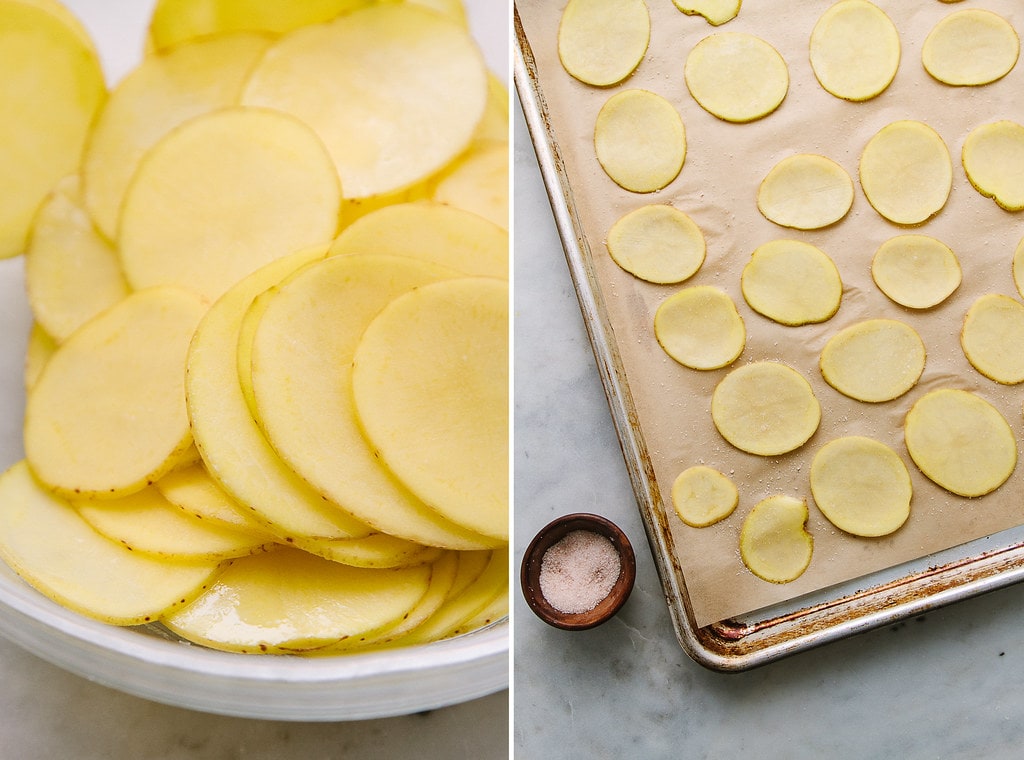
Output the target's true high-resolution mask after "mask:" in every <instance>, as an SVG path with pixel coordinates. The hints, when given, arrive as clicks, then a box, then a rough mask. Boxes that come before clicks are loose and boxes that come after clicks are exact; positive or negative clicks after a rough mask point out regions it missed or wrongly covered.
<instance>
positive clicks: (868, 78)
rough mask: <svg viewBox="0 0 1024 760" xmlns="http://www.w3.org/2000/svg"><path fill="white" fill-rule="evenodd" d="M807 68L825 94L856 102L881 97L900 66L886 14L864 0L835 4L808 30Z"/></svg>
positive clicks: (897, 46) (897, 40)
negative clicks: (808, 62)
mask: <svg viewBox="0 0 1024 760" xmlns="http://www.w3.org/2000/svg"><path fill="white" fill-rule="evenodd" d="M810 60H811V68H812V69H813V70H814V76H815V77H817V79H818V83H819V84H820V85H821V86H822V87H823V88H824V89H825V91H826V92H829V93H831V94H832V95H835V96H836V97H837V98H842V99H843V100H851V101H854V102H860V101H865V100H870V99H871V98H873V97H875V96H877V95H880V94H881V93H882V92H884V91H885V90H886V88H888V86H889V85H890V84H891V83H892V80H893V79H894V78H895V76H896V71H897V69H898V68H899V65H900V37H899V32H898V31H897V30H896V25H895V24H894V23H893V22H892V19H890V18H889V17H888V16H887V15H886V14H885V12H884V11H883V10H882V9H881V8H879V7H878V6H876V5H875V4H873V3H870V2H867V0H840V2H837V3H835V4H834V5H832V6H831V7H829V9H828V10H826V11H825V12H824V13H823V14H822V15H821V17H820V18H819V19H818V22H817V23H816V24H815V25H814V30H813V31H812V32H811V42H810Z"/></svg>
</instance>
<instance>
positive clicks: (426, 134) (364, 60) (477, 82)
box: [242, 3, 488, 198]
mask: <svg viewBox="0 0 1024 760" xmlns="http://www.w3.org/2000/svg"><path fill="white" fill-rule="evenodd" d="M324 72H330V76H324ZM487 89H488V86H487V69H486V66H485V64H484V59H483V56H482V55H481V53H480V51H479V49H478V48H477V46H476V43H475V42H474V41H473V38H472V37H471V36H470V35H469V32H468V31H467V30H466V29H465V28H464V27H462V26H461V25H459V24H458V23H455V22H453V21H450V20H449V19H447V18H445V17H444V16H442V15H440V14H438V13H436V12H433V11H430V10H428V9H425V8H420V7H417V6H415V5H410V4H395V3H381V4H377V5H371V6H369V7H367V8H363V9H361V10H357V11H353V12H352V13H347V14H345V15H343V16H340V17H339V18H337V19H336V20H334V21H331V22H329V23H327V24H317V25H313V26H307V27H303V28H302V29H298V30H296V31H294V32H292V33H291V34H289V35H288V36H286V37H283V38H282V39H281V40H280V41H278V42H277V43H276V44H275V45H274V46H273V47H272V48H271V49H270V50H269V51H268V52H267V54H266V55H265V56H264V57H263V60H262V61H261V62H260V63H259V64H258V65H257V67H256V68H255V70H254V71H253V73H252V75H251V77H250V79H249V83H248V85H247V86H246V88H245V93H244V94H243V96H242V102H243V103H245V104H247V105H255V106H265V107H267V108H276V109H280V110H282V111H286V112H288V113H291V114H293V115H294V116H296V117H297V118H299V119H301V120H302V121H304V122H306V123H307V124H309V126H310V127H312V128H313V130H314V131H315V132H316V133H317V134H318V135H320V138H321V139H322V140H323V142H324V145H326V146H327V150H328V151H329V152H330V154H331V156H332V157H333V158H334V162H335V165H336V167H337V172H338V175H339V176H340V177H341V178H342V182H343V184H344V188H345V195H346V197H349V198H366V197H368V196H373V195H380V194H383V193H390V192H393V191H395V190H401V189H403V188H405V187H408V186H409V185H412V184H413V183H415V182H418V181H419V180H422V179H425V178H426V177H428V176H429V175H431V174H433V173H435V172H437V171H439V170H440V169H442V168H443V167H444V166H445V165H447V164H448V162H450V161H451V160H452V159H453V158H455V157H456V156H457V155H458V154H459V153H461V152H462V151H463V150H464V149H465V148H467V147H468V145H469V141H470V139H471V138H472V137H473V134H474V131H475V130H476V126H477V123H478V122H479V121H480V119H481V117H482V116H483V113H484V107H485V105H486V103H487Z"/></svg>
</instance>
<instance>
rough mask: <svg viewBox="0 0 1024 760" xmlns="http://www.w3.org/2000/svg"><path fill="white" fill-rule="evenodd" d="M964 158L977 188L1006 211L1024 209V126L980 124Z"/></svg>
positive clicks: (964, 148)
mask: <svg viewBox="0 0 1024 760" xmlns="http://www.w3.org/2000/svg"><path fill="white" fill-rule="evenodd" d="M961 160H962V161H963V164H964V171H965V172H967V179H968V180H970V182H971V185H973V186H974V189H975V190H977V191H978V192H979V193H981V194H982V195H984V196H985V197H986V198H991V199H992V200H994V201H995V202H996V203H997V204H999V206H1001V207H1002V208H1004V209H1006V210H1007V211H1020V210H1021V209H1024V180H1022V179H1021V178H1022V177H1024V126H1021V125H1020V124H1018V123H1016V122H1013V121H1005V120H1004V121H997V122H993V123H991V124H983V125H982V126H980V127H977V128H976V129H974V130H972V131H971V133H970V134H969V135H967V139H966V140H964V147H963V151H962V153H961Z"/></svg>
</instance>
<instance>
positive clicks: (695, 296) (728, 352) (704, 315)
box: [654, 285, 747, 370]
mask: <svg viewBox="0 0 1024 760" xmlns="http://www.w3.org/2000/svg"><path fill="white" fill-rule="evenodd" d="M654 337H655V338H657V340H658V343H659V344H660V345H661V347H662V348H663V349H664V350H665V353H666V354H668V355H669V356H671V357H672V358H673V359H675V360H676V361H677V362H679V363H680V364H682V365H683V366H684V367H690V368H691V369H700V370H710V369H720V368H721V367H726V366H728V365H730V364H732V363H733V362H734V361H736V359H737V358H739V355H740V354H741V353H743V347H744V346H745V345H746V341H747V330H746V327H745V326H744V324H743V318H742V317H741V316H740V314H739V312H738V311H737V310H736V304H735V303H733V300H732V298H730V297H729V294H728V293H726V292H725V291H723V290H720V289H719V288H716V287H714V286H712V285H697V286H695V287H692V288H685V289H683V290H680V291H679V292H678V293H675V294H673V295H671V296H669V297H668V298H666V299H665V300H664V301H662V302H661V305H660V306H659V307H658V310H657V311H656V312H655V314H654Z"/></svg>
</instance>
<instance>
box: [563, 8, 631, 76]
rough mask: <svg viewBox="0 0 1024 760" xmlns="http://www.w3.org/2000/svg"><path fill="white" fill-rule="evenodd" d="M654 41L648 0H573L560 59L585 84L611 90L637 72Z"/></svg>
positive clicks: (565, 16) (565, 22)
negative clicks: (612, 86)
mask: <svg viewBox="0 0 1024 760" xmlns="http://www.w3.org/2000/svg"><path fill="white" fill-rule="evenodd" d="M650 39H651V17H650V14H649V13H648V12H647V4H646V3H645V2H644V0H569V2H568V3H567V4H566V5H565V8H564V10H563V11H562V18H561V21H560V23H559V25H558V58H559V60H560V61H561V62H562V66H563V67H564V68H565V70H566V71H567V72H569V74H570V75H571V76H573V77H575V78H576V79H578V80H580V81H581V82H583V83H584V84H591V85H595V86H597V87H607V86H610V85H613V84H618V83H619V82H621V81H622V80H623V79H625V78H626V77H628V76H629V75H630V74H632V73H633V72H634V71H635V70H636V67H637V66H639V65H640V61H642V60H643V58H644V55H645V54H646V53H647V44H648V43H649V42H650Z"/></svg>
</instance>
